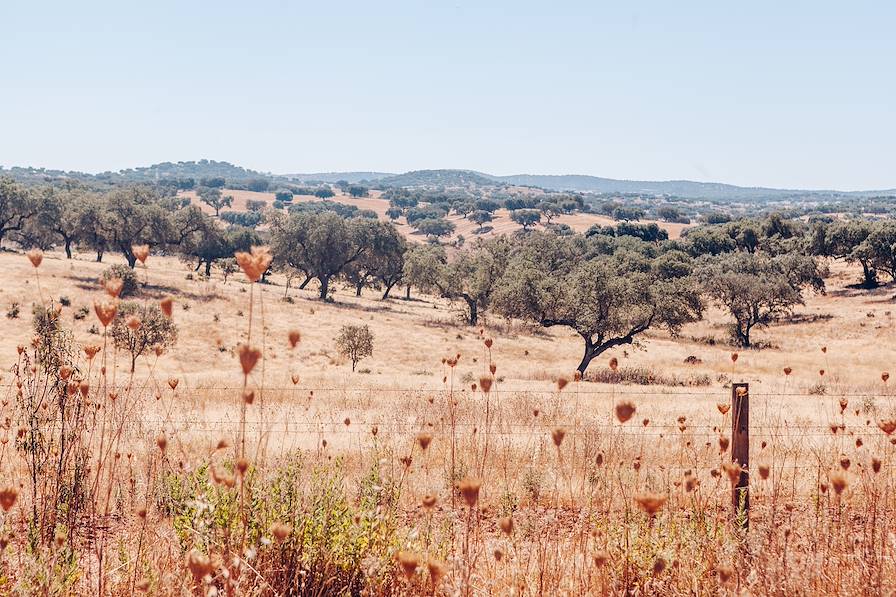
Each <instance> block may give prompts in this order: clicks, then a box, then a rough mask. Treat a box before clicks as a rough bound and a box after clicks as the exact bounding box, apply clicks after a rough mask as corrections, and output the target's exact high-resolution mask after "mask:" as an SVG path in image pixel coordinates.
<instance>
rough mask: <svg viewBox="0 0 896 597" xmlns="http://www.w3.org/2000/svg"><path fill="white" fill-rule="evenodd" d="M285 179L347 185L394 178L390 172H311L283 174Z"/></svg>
mask: <svg viewBox="0 0 896 597" xmlns="http://www.w3.org/2000/svg"><path fill="white" fill-rule="evenodd" d="M284 176H285V177H286V178H289V179H292V180H298V181H301V182H327V183H334V182H339V181H340V180H344V181H346V182H349V183H352V184H354V183H357V182H361V181H364V180H366V181H375V180H380V179H382V178H386V177H389V176H396V175H395V174H394V173H391V172H313V173H310V174H285V175H284Z"/></svg>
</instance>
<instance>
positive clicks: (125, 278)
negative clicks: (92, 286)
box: [102, 264, 139, 297]
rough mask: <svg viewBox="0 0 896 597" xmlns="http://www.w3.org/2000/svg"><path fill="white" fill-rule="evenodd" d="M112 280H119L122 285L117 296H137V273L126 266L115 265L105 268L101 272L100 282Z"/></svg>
mask: <svg viewBox="0 0 896 597" xmlns="http://www.w3.org/2000/svg"><path fill="white" fill-rule="evenodd" d="M114 278H118V279H120V280H121V281H122V283H123V285H122V287H121V294H119V296H122V297H125V296H133V295H135V294H137V291H138V290H139V284H138V282H137V272H135V271H134V270H132V269H131V268H129V267H128V266H126V265H120V264H116V265H113V266H110V267H108V268H106V270H105V271H104V272H103V276H102V280H103V282H104V283H105V282H107V281H109V280H112V279H114Z"/></svg>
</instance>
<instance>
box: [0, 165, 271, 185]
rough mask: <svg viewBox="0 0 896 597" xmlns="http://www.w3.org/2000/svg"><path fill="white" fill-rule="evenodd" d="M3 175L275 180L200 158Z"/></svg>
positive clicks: (139, 180) (109, 180) (134, 179)
mask: <svg viewBox="0 0 896 597" xmlns="http://www.w3.org/2000/svg"><path fill="white" fill-rule="evenodd" d="M0 175H6V176H12V177H13V178H15V179H16V180H19V181H22V182H33V183H39V182H43V181H52V180H60V179H68V180H81V181H84V182H94V183H112V184H114V183H143V182H159V181H164V180H178V179H190V178H192V179H194V180H196V181H198V180H199V179H201V178H224V179H225V180H227V181H248V180H255V179H264V180H272V179H273V178H275V177H274V176H273V175H272V174H265V173H262V172H256V171H254V170H248V169H246V168H242V167H240V166H234V165H233V164H231V163H229V162H216V161H214V160H199V161H198V162H193V161H190V162H162V163H160V164H153V165H152V166H145V167H139V168H130V169H127V170H119V171H118V172H100V173H97V174H90V173H86V172H76V171H65V170H51V169H47V168H34V167H27V168H25V167H19V166H14V167H12V168H9V169H3V168H0Z"/></svg>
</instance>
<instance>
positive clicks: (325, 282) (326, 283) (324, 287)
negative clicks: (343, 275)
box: [320, 276, 330, 301]
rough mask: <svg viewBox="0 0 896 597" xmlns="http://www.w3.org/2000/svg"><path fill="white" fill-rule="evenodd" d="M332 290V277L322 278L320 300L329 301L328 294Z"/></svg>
mask: <svg viewBox="0 0 896 597" xmlns="http://www.w3.org/2000/svg"><path fill="white" fill-rule="evenodd" d="M329 290H330V276H321V277H320V300H322V301H325V300H327V292H328V291H329Z"/></svg>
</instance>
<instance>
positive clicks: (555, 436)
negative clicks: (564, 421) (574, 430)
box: [551, 427, 566, 448]
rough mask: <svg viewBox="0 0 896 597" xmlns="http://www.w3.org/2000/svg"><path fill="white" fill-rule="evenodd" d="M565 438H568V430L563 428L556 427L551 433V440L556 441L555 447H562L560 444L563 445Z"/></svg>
mask: <svg viewBox="0 0 896 597" xmlns="http://www.w3.org/2000/svg"><path fill="white" fill-rule="evenodd" d="M564 437H566V429H564V428H563V427H556V428H555V429H554V430H553V431H551V439H552V440H553V441H554V445H555V446H557V447H558V448H559V447H560V444H562V443H563V438H564Z"/></svg>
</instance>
